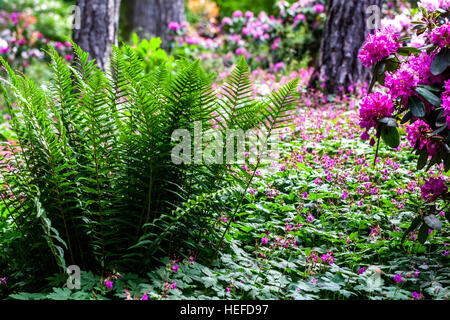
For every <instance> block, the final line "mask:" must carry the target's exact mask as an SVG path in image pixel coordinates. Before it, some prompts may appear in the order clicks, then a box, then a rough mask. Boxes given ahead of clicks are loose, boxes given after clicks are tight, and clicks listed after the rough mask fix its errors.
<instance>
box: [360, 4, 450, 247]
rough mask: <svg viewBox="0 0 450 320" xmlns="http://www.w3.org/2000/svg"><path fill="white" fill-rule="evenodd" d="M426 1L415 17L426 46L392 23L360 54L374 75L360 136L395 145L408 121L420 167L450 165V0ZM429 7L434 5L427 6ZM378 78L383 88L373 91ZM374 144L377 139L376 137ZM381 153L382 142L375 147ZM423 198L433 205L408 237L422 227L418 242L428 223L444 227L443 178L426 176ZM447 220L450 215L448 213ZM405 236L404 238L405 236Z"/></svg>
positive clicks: (447, 197) (363, 104)
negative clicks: (413, 43)
mask: <svg viewBox="0 0 450 320" xmlns="http://www.w3.org/2000/svg"><path fill="white" fill-rule="evenodd" d="M429 7H430V6H428V1H421V2H420V3H419V8H420V13H421V16H420V17H419V18H420V20H418V21H412V22H411V25H414V27H413V28H412V29H413V31H415V32H416V34H417V36H422V37H423V38H424V45H423V46H420V47H419V48H416V47H414V46H407V45H405V43H408V42H410V43H411V37H403V38H400V35H399V34H397V33H396V31H395V30H394V29H393V28H391V27H385V28H383V29H381V30H378V31H376V32H375V34H373V35H369V37H368V39H367V41H366V43H365V44H364V46H363V48H362V49H361V52H360V54H359V57H360V59H361V60H362V62H363V64H364V65H365V66H367V67H371V66H373V74H374V77H373V80H372V83H371V84H370V86H369V96H367V97H365V98H364V99H363V100H362V102H361V104H360V106H361V109H360V127H361V128H363V129H364V130H365V131H364V133H363V134H362V136H361V138H362V139H363V140H369V139H370V138H371V137H370V134H369V131H370V130H371V129H372V128H374V129H375V137H376V138H377V139H378V143H379V142H380V138H381V139H383V141H384V142H385V143H386V144H387V145H388V146H390V147H392V148H398V147H399V145H400V136H399V132H398V121H399V120H400V122H401V124H406V123H409V124H408V125H407V127H406V133H407V139H408V141H409V143H410V145H411V147H412V148H413V150H414V151H415V152H416V154H417V155H418V156H419V159H418V163H417V170H421V169H423V168H425V167H427V170H428V169H430V168H431V167H432V166H433V165H436V164H438V165H439V164H442V165H443V166H444V168H445V171H448V170H450V130H449V126H450V80H449V74H450V72H449V68H448V67H449V66H450V23H449V15H450V10H449V9H450V3H449V2H448V1H440V7H433V8H429ZM427 9H431V10H430V11H427ZM376 82H378V83H379V84H380V85H381V86H383V87H384V90H383V91H384V93H381V92H373V93H372V90H373V88H374V85H375V84H376ZM371 144H372V145H374V144H375V138H374V137H372V139H371ZM377 153H378V147H377ZM421 191H422V199H423V200H425V201H426V205H427V206H429V207H432V209H430V210H424V211H423V212H424V213H423V214H420V215H419V216H418V217H417V218H416V219H415V220H414V221H413V223H412V224H411V226H410V228H409V229H408V230H407V233H405V237H406V235H407V234H408V233H410V232H411V231H414V230H415V229H417V228H419V227H420V230H419V241H420V242H421V243H424V242H425V240H426V239H427V236H428V228H431V229H437V230H440V229H441V227H442V225H441V222H440V221H439V219H438V218H437V215H438V214H437V212H439V211H441V209H442V208H441V209H437V208H436V204H435V202H436V200H437V199H443V200H444V201H445V207H447V206H448V203H449V200H450V194H449V193H448V187H447V186H446V183H445V181H444V179H443V178H442V177H440V178H436V179H435V178H432V179H430V180H428V181H425V184H424V186H423V187H422V189H421ZM446 217H447V219H449V214H447V215H446ZM405 237H404V238H405Z"/></svg>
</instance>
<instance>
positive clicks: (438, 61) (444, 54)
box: [431, 48, 450, 76]
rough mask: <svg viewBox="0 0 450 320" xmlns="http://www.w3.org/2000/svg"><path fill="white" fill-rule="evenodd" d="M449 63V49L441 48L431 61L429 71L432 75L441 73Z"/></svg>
mask: <svg viewBox="0 0 450 320" xmlns="http://www.w3.org/2000/svg"><path fill="white" fill-rule="evenodd" d="M449 65H450V49H448V48H443V49H442V50H441V51H440V52H439V53H438V54H437V55H436V56H435V57H434V59H433V62H432V63H431V73H432V74H433V75H434V76H438V75H440V74H442V73H443V72H444V71H445V70H447V67H448V66H449Z"/></svg>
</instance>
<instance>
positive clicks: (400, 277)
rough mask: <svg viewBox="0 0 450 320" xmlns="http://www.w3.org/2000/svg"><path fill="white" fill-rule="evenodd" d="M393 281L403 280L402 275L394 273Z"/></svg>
mask: <svg viewBox="0 0 450 320" xmlns="http://www.w3.org/2000/svg"><path fill="white" fill-rule="evenodd" d="M394 281H395V283H400V282H402V281H403V279H402V276H401V275H400V274H396V275H395V276H394Z"/></svg>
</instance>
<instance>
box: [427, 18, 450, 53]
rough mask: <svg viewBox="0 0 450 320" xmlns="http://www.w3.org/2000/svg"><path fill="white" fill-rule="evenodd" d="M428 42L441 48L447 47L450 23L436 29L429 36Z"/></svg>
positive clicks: (449, 37) (449, 36) (449, 42)
mask: <svg viewBox="0 0 450 320" xmlns="http://www.w3.org/2000/svg"><path fill="white" fill-rule="evenodd" d="M430 41H431V43H433V44H436V45H438V46H439V47H441V48H444V47H446V46H447V47H448V46H449V44H450V23H449V22H447V23H446V24H444V25H442V26H440V27H438V28H436V29H434V30H433V32H431V34H430Z"/></svg>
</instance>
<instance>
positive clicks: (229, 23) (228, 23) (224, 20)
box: [222, 17, 233, 26]
mask: <svg viewBox="0 0 450 320" xmlns="http://www.w3.org/2000/svg"><path fill="white" fill-rule="evenodd" d="M222 23H223V24H224V25H225V24H226V25H229V26H231V25H232V24H233V20H231V18H230V17H225V18H223V19H222Z"/></svg>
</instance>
